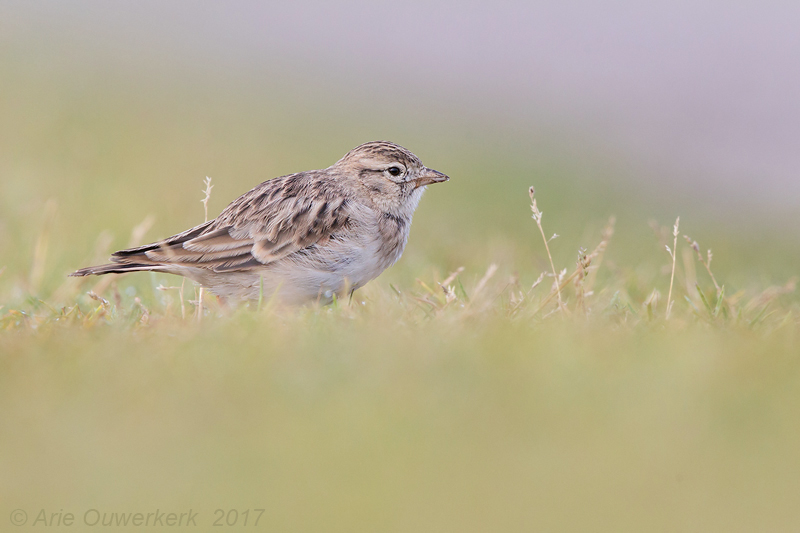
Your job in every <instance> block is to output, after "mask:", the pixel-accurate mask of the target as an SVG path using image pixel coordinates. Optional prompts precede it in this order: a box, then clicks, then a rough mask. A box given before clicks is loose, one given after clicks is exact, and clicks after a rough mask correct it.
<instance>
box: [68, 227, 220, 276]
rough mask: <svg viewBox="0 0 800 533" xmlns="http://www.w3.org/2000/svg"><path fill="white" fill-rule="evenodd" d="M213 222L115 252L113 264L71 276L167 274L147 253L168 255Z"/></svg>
mask: <svg viewBox="0 0 800 533" xmlns="http://www.w3.org/2000/svg"><path fill="white" fill-rule="evenodd" d="M213 222H214V221H213V220H209V221H208V222H205V223H203V224H200V225H199V226H195V227H193V228H191V229H188V230H186V231H184V232H183V233H178V234H177V235H173V236H172V237H169V238H167V239H165V240H163V241H159V242H154V243H151V244H145V245H144V246H137V247H136V248H128V249H127V250H120V251H118V252H114V253H113V254H112V255H111V260H112V261H114V262H113V263H109V264H107V265H98V266H90V267H86V268H81V269H80V270H76V271H75V272H73V273H72V274H70V276H73V277H80V276H100V275H103V274H124V273H126V272H142V271H151V272H167V270H166V268H167V266H166V265H164V264H163V263H159V262H157V261H153V260H151V259H150V258H149V257H147V252H152V251H166V252H167V253H168V252H169V251H170V250H171V249H174V248H176V247H177V248H180V247H181V246H182V245H183V243H184V242H185V241H187V240H189V239H193V238H194V237H197V236H198V235H200V234H201V233H203V231H205V230H206V229H208V227H209V226H211V224H212V223H213Z"/></svg>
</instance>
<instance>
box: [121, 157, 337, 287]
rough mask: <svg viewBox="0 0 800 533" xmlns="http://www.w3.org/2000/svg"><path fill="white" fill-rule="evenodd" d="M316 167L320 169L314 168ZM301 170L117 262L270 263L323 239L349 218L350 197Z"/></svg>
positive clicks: (242, 266)
mask: <svg viewBox="0 0 800 533" xmlns="http://www.w3.org/2000/svg"><path fill="white" fill-rule="evenodd" d="M317 172H318V171H317ZM317 172H301V173H299V174H292V175H289V176H283V177H280V178H275V179H272V180H269V181H265V182H264V183H262V184H261V185H259V186H258V187H256V188H254V189H253V190H251V191H249V192H247V193H245V194H243V195H242V196H240V197H239V198H237V199H236V200H235V201H234V202H233V203H231V204H230V205H229V206H228V207H227V208H225V210H224V211H223V212H222V213H221V214H220V215H219V216H218V217H217V218H216V219H214V220H212V221H209V222H207V223H205V224H202V225H200V226H197V227H195V228H192V229H190V230H187V231H185V232H183V233H180V234H178V235H175V236H173V237H170V238H169V239H166V240H164V241H162V242H160V243H154V244H151V245H147V246H141V247H139V248H132V249H130V250H122V251H120V252H117V253H115V254H114V255H113V256H112V260H113V261H115V262H125V263H127V262H137V263H140V262H142V259H143V258H146V260H147V261H150V262H152V263H159V264H171V265H180V266H194V267H200V268H207V269H211V270H214V271H217V272H225V271H232V270H247V269H250V268H255V267H259V266H262V265H266V264H269V263H271V262H273V261H276V260H278V259H281V258H283V257H286V256H287V255H290V254H292V253H295V252H297V251H299V250H302V249H304V248H307V247H309V246H311V245H313V244H316V243H324V242H326V241H327V240H328V239H330V237H331V236H332V235H333V234H334V233H335V232H336V231H338V230H341V229H343V228H344V227H346V226H347V224H348V222H349V219H350V212H351V209H350V206H349V204H348V201H347V200H346V199H345V198H344V196H343V195H341V194H339V191H338V190H336V188H335V187H333V185H332V182H331V181H330V179H327V180H326V179H325V178H324V177H322V179H320V178H321V176H319V175H318V173H317Z"/></svg>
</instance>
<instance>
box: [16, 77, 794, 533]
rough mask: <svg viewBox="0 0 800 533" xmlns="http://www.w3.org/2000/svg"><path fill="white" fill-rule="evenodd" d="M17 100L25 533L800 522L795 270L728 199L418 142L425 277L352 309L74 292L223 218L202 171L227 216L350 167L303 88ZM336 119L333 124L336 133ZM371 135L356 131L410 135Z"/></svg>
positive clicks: (547, 160)
mask: <svg viewBox="0 0 800 533" xmlns="http://www.w3.org/2000/svg"><path fill="white" fill-rule="evenodd" d="M6 68H10V67H6ZM4 79H8V78H7V77H6V78H4ZM15 79H23V80H27V83H28V85H29V86H33V87H34V88H35V89H36V91H29V90H27V89H25V88H24V86H23V88H19V87H17V88H14V87H13V86H10V85H8V84H7V85H6V86H5V87H3V89H4V90H7V91H10V92H7V93H6V94H10V95H11V96H10V97H9V98H8V100H6V101H5V103H3V102H0V104H2V105H4V106H5V107H3V109H2V111H3V112H4V113H5V114H6V116H8V117H11V118H10V120H9V121H5V122H4V123H3V126H2V128H3V130H2V133H3V135H2V137H0V142H2V145H0V154H2V155H0V172H2V174H3V177H4V179H0V192H2V194H1V195H0V202H1V203H2V211H0V213H1V214H0V249H2V254H0V406H2V409H1V411H2V413H3V416H2V417H0V457H1V458H2V459H0V501H2V502H3V504H4V505H3V509H0V510H1V511H2V512H3V513H4V514H3V515H0V517H1V518H0V519H2V520H5V519H6V517H8V516H9V515H10V513H11V512H12V511H13V510H14V509H23V510H24V511H26V512H27V514H28V516H29V520H30V521H31V522H32V521H33V520H34V518H35V516H36V515H37V513H38V512H39V511H40V510H41V509H46V510H47V511H48V512H53V513H58V512H59V511H60V510H63V511H64V512H72V513H74V514H75V515H76V522H78V523H80V521H81V520H82V519H83V515H84V513H85V512H86V511H87V510H89V509H97V510H99V511H101V512H107V513H113V512H116V513H131V512H143V513H147V512H152V511H153V510H155V509H156V508H160V509H161V510H168V511H174V512H178V513H180V512H185V511H186V510H188V509H189V508H192V509H194V510H195V511H197V512H199V518H198V527H197V528H195V529H198V530H215V529H216V528H215V527H214V526H213V525H212V524H213V522H214V520H215V518H216V515H215V511H216V509H222V510H224V511H225V512H226V513H227V512H228V511H229V510H231V509H235V510H237V511H239V516H242V513H243V512H244V511H246V510H248V509H250V510H255V509H265V511H264V514H263V516H262V517H261V521H260V523H259V528H261V529H263V530H284V531H320V530H324V531H354V530H357V531H487V530H497V531H530V530H535V531H536V530H558V531H574V530H592V531H643V530H644V531H654V530H655V531H675V530H687V529H688V530H703V531H753V530H769V531H780V530H793V529H796V527H797V526H798V524H800V513H799V512H798V511H797V508H796V507H797V506H796V503H795V502H794V498H793V497H792V495H794V494H796V493H797V491H798V489H800V482H799V481H798V479H800V476H798V474H800V454H798V452H797V450H798V449H800V446H799V445H800V431H798V429H797V427H798V426H797V424H796V423H795V419H796V413H797V409H798V408H799V407H800V348H798V346H799V344H798V341H800V337H799V334H800V300H798V296H797V293H796V292H795V291H794V281H793V277H794V276H795V275H796V274H797V269H796V265H797V264H798V263H797V260H798V258H799V257H800V246H798V243H797V242H796V240H794V239H793V237H792V235H791V233H790V232H785V231H784V232H780V231H775V230H774V229H773V228H772V226H771V224H770V223H769V221H768V220H767V218H766V215H763V217H759V216H756V215H748V216H747V217H746V218H747V224H746V226H737V225H736V223H735V222H731V223H729V222H727V221H728V220H733V218H736V217H732V218H731V219H724V220H725V222H724V223H723V222H722V221H719V220H718V221H716V222H715V219H716V218H717V215H716V214H714V215H708V213H707V210H706V207H705V205H704V204H703V203H702V201H701V202H699V203H694V201H692V200H689V199H685V200H684V199H680V198H672V199H669V201H664V200H663V199H662V198H659V201H656V200H655V199H654V196H648V193H647V191H644V190H639V191H637V192H636V194H633V193H631V192H630V188H629V187H627V186H625V185H624V184H622V185H620V184H619V183H617V184H616V185H615V183H616V182H614V181H612V180H604V179H601V176H598V175H592V176H589V177H588V178H586V179H581V177H580V176H581V175H582V171H581V170H580V169H579V168H577V167H575V166H572V163H570V161H569V160H568V159H559V158H552V157H551V156H548V155H547V153H548V151H547V150H541V151H538V152H535V153H533V154H531V153H530V152H529V151H528V149H527V147H523V148H524V149H523V148H520V147H515V146H510V147H505V148H504V147H499V148H497V149H496V150H495V149H494V148H493V149H492V150H489V151H487V150H484V149H482V146H484V145H485V140H484V139H478V140H475V141H470V140H469V139H466V138H464V137H458V136H459V131H461V128H460V127H453V128H452V129H449V130H448V129H447V127H446V126H441V127H440V128H441V129H440V130H437V131H435V132H434V133H425V132H420V131H416V130H414V129H413V127H412V126H411V125H410V124H411V123H412V122H413V120H409V121H408V122H400V123H399V125H396V126H394V127H395V129H394V130H392V132H390V133H392V135H391V136H392V137H393V138H395V139H396V140H398V141H399V142H401V143H404V144H407V145H408V146H409V148H411V149H412V150H414V151H417V152H421V153H420V154H419V155H420V156H421V157H422V159H423V161H425V162H426V164H429V165H431V166H432V167H434V168H438V169H439V170H442V171H445V172H447V173H448V174H450V175H451V176H452V177H453V180H452V181H451V182H450V183H448V184H445V185H442V186H438V187H432V188H431V190H430V191H429V192H428V193H426V197H425V198H424V200H423V201H422V204H421V206H420V209H419V211H418V214H417V216H416V218H415V221H414V224H413V228H412V236H411V240H410V242H409V245H408V248H407V250H406V253H405V254H404V257H403V258H402V259H401V261H400V262H399V263H398V265H396V266H395V267H393V268H392V269H390V270H389V271H387V272H386V273H385V274H383V275H382V276H381V277H380V278H378V280H376V281H374V282H372V283H370V284H368V285H367V286H366V287H364V288H362V289H360V290H359V291H357V292H356V293H355V294H354V296H353V298H352V299H350V300H349V301H342V300H340V301H337V302H336V303H334V304H333V305H331V306H327V307H319V306H314V305H310V306H308V307H304V308H299V309H283V308H279V307H277V306H276V305H275V302H274V301H270V299H269V298H268V297H266V296H264V297H263V298H261V299H260V301H259V302H258V303H257V304H254V305H253V306H252V308H247V307H242V308H238V309H233V310H226V309H222V308H220V307H219V305H218V304H217V302H216V301H215V299H214V298H211V297H209V296H208V295H207V294H206V296H205V298H201V297H200V294H199V291H198V290H197V289H196V288H195V287H194V286H193V285H192V284H191V283H189V282H187V283H185V284H181V283H180V281H181V280H177V278H173V277H169V276H166V275H158V274H140V275H131V276H125V277H104V278H88V279H75V278H66V277H65V276H66V274H67V273H68V272H70V271H71V270H74V269H75V268H78V267H80V266H84V265H86V264H89V263H93V262H100V261H103V260H104V259H105V258H106V257H107V255H108V253H109V252H111V251H113V250H114V249H118V248H122V247H125V246H128V245H132V244H135V243H137V242H144V241H148V240H154V239H157V238H159V237H162V236H165V235H168V234H171V233H174V232H176V231H178V230H180V229H183V228H184V227H188V226H190V225H192V224H195V223H199V222H200V217H201V216H202V214H201V212H200V211H199V209H198V206H197V202H198V200H200V199H201V196H200V195H199V194H198V193H197V189H198V187H199V185H200V183H201V178H202V176H205V175H207V174H208V175H211V176H213V178H214V187H215V188H214V194H213V195H212V196H211V197H210V198H209V194H210V182H206V184H205V185H206V187H207V188H206V191H205V194H206V198H205V201H204V208H205V209H207V210H208V211H207V213H211V214H213V213H214V212H218V211H219V210H221V209H222V207H223V206H224V205H225V203H226V202H227V201H229V200H231V199H233V198H234V197H235V196H236V195H237V194H240V193H241V192H243V191H245V190H247V189H248V188H249V187H252V186H253V185H254V184H255V183H257V182H258V181H261V180H262V179H266V178H269V177H272V176H276V175H279V174H282V173H287V172H291V171H294V170H299V169H305V168H316V167H319V166H324V165H327V164H330V162H331V161H330V159H331V157H333V156H332V155H331V154H333V153H334V148H336V149H338V148H340V147H339V146H338V145H336V146H333V145H332V144H330V143H331V142H332V141H331V140H330V139H331V137H332V133H331V132H330V131H327V130H326V127H327V126H324V127H321V130H322V131H319V132H316V133H308V132H309V131H311V130H310V129H309V128H308V127H307V126H308V124H306V123H304V122H303V120H304V119H303V117H302V115H299V114H293V113H299V112H297V111H291V110H293V109H298V108H302V106H300V105H298V106H297V107H295V103H296V102H294V101H293V100H292V97H291V96H287V95H278V96H275V95H273V98H274V99H276V100H274V101H276V102H278V103H277V104H271V103H269V102H271V100H269V99H264V98H263V97H262V96H263V95H260V94H259V98H256V97H255V96H253V97H249V99H248V97H247V88H244V89H243V88H236V91H235V94H242V92H243V91H244V93H245V99H246V102H247V106H244V105H243V104H242V107H239V104H231V103H230V101H231V99H229V98H226V97H224V95H225V94H227V93H225V92H224V91H222V95H223V96H222V97H220V96H214V95H213V94H209V93H205V92H202V91H200V90H199V89H196V91H200V92H190V93H188V96H187V95H186V94H184V93H183V92H179V91H176V93H174V94H173V93H171V92H170V89H169V87H166V88H163V87H162V88H161V90H160V91H156V90H154V89H152V88H150V89H149V90H150V91H152V92H151V93H150V94H149V95H148V94H147V90H148V89H147V88H146V87H145V88H143V89H142V93H141V94H144V95H145V96H142V97H141V99H138V100H137V99H136V98H133V97H132V96H131V93H129V92H126V90H124V89H121V88H119V87H115V86H112V87H111V88H110V89H109V88H106V89H105V90H104V91H103V94H98V95H94V98H90V96H91V95H88V96H87V95H85V94H83V93H81V91H78V90H77V89H75V88H74V87H71V86H70V85H69V84H68V83H67V84H62V85H56V84H50V83H43V82H42V80H40V79H39V78H37V77H36V75H34V74H30V73H27V74H26V73H25V72H22V74H21V73H20V72H19V71H15ZM37 80H38V81H37ZM0 83H3V82H2V81H0ZM184 89H185V88H184ZM84 90H89V91H91V89H84ZM127 90H129V91H130V90H131V89H127ZM215 90H217V89H215ZM48 91H51V92H48ZM29 92H30V93H31V94H33V95H37V99H33V98H32V97H30V96H28V93H29ZM210 92H213V91H210ZM254 92H256V91H254ZM42 93H44V94H45V95H50V96H52V98H40V97H41V94H42ZM136 94H140V93H136ZM56 96H57V97H58V98H55V97H56ZM79 96H80V97H79ZM34 100H36V101H34ZM287 102H288V104H287ZM279 104H280V105H279ZM342 105H344V106H346V105H347V104H346V103H344V104H342ZM281 106H283V107H281ZM287 107H288V109H289V110H290V111H285V110H284V111H281V110H279V108H280V109H286V108H287ZM317 111H318V112H319V113H322V114H321V117H322V118H319V116H318V117H316V118H315V119H314V120H315V121H318V122H319V123H323V124H325V123H326V121H325V117H330V116H334V117H335V118H336V117H338V115H336V113H339V111H331V112H330V113H332V114H333V115H330V114H328V115H326V114H325V113H324V110H321V111H320V110H317ZM376 113H378V114H379V113H380V112H379V111H376ZM378 118H380V116H378ZM412 118H413V117H412ZM309 120H311V119H309ZM333 122H336V121H332V123H333ZM444 122H445V123H446V121H444ZM36 124H38V126H36ZM264 124H280V125H281V129H282V130H284V131H283V133H284V135H279V134H278V133H276V132H275V131H274V130H273V128H272V126H270V127H266V126H264ZM369 124H371V121H367V125H364V124H362V123H358V122H357V121H356V122H354V123H352V124H348V125H346V128H345V129H344V130H343V131H344V132H345V133H347V134H349V135H350V136H352V137H353V138H354V139H356V138H357V141H354V142H353V143H351V144H356V143H357V142H360V141H361V140H366V138H372V137H383V136H384V135H383V134H382V133H383V132H382V133H381V134H377V133H375V132H373V131H372V130H371V127H372V126H370V125H369ZM331 127H332V126H331ZM337 127H339V128H342V126H341V122H337ZM12 130H13V131H14V132H16V133H15V134H12V133H11V131H12ZM219 132H224V134H221V133H219ZM302 135H310V136H311V138H310V140H308V139H307V140H306V141H304V142H305V143H306V144H304V142H300V141H299V140H298V139H299V138H301V137H302ZM315 135H316V137H314V136H315ZM342 135H344V134H343V133H341V132H340V134H339V138H341V136H342ZM284 136H285V137H286V138H288V139H294V140H293V141H292V142H291V143H290V142H289V141H285V140H283V138H284ZM387 136H389V135H387ZM442 139H456V141H445V140H442ZM281 143H285V144H281ZM326 143H328V144H326ZM449 143H452V144H449ZM290 146H291V148H290ZM305 147H309V148H308V149H306V148H305ZM418 147H419V148H418ZM328 148H330V150H328ZM346 148H349V146H348V147H345V149H346ZM339 151H341V150H339ZM329 152H330V153H329ZM339 155H341V154H339ZM437 158H438V160H437ZM531 183H534V184H535V185H536V186H537V196H536V199H537V200H538V204H537V205H536V206H535V209H533V212H534V220H531V218H530V213H531V211H530V209H531V208H532V207H533V206H532V205H531V204H532V203H533V197H532V196H531V197H530V198H528V197H527V196H526V195H525V190H526V188H527V187H528V186H529V185H530V184H531ZM597 183H601V184H602V187H601V188H598V185H597ZM181 191H189V192H188V193H186V195H185V196H183V195H181V194H180V192H181ZM679 196H680V195H679ZM665 202H666V203H669V204H670V206H671V207H673V208H674V210H675V211H680V213H681V215H682V218H681V224H682V229H683V231H686V232H687V233H689V234H691V235H692V236H693V237H698V238H699V242H701V243H702V245H703V246H702V247H701V245H700V244H698V241H697V240H695V239H694V238H693V237H685V239H680V238H679V237H680V235H681V233H680V232H679V231H678V230H679V228H678V223H677V221H676V223H675V225H674V226H673V227H672V228H670V227H664V226H662V225H661V224H658V223H654V224H652V229H650V228H648V227H647V223H646V220H647V219H648V218H649V217H658V218H661V219H663V220H672V217H674V216H675V214H677V213H672V212H670V213H663V212H662V211H661V210H662V209H663V205H661V204H663V203H665ZM539 206H541V207H542V210H544V211H546V212H547V214H548V216H547V218H546V219H545V222H546V230H547V231H545V228H544V227H543V226H544V224H543V220H542V216H541V212H542V211H540V210H539ZM537 212H538V217H537ZM151 214H155V215H156V217H157V218H153V217H152V216H150V215H151ZM611 215H616V218H610V217H611ZM206 216H208V214H206ZM737 217H738V215H737ZM738 218H739V219H740V218H741V217H738ZM787 227H791V226H787ZM720 228H722V229H720ZM553 231H556V232H558V233H559V235H560V236H559V237H558V238H557V239H555V240H552V238H551V239H548V238H547V237H546V236H547V235H548V234H550V233H551V232H553ZM665 247H666V248H667V250H668V252H669V255H668V256H665V255H664V249H665ZM706 247H713V248H714V250H715V256H713V257H714V263H713V264H712V262H711V259H712V255H711V252H710V251H709V252H707V253H705V254H704V253H703V252H702V250H704V249H707V248H706ZM667 259H668V261H667ZM662 294H667V298H666V300H664V299H663V298H662V297H661V295H662ZM201 301H202V304H201V303H200V302H201ZM226 516H227V515H226ZM231 516H233V515H231ZM251 516H252V515H251ZM31 522H29V524H28V526H26V527H30V524H31ZM4 523H5V522H4ZM21 529H24V528H21ZM119 529H120V530H125V529H126V528H119ZM129 529H131V530H135V528H129Z"/></svg>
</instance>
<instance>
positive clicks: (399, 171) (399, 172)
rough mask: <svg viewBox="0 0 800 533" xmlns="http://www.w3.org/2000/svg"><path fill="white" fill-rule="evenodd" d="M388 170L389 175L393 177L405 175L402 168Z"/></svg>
mask: <svg viewBox="0 0 800 533" xmlns="http://www.w3.org/2000/svg"><path fill="white" fill-rule="evenodd" d="M386 170H388V171H389V174H391V175H392V176H399V175H400V174H402V173H403V171H402V170H400V167H389V168H387V169H386Z"/></svg>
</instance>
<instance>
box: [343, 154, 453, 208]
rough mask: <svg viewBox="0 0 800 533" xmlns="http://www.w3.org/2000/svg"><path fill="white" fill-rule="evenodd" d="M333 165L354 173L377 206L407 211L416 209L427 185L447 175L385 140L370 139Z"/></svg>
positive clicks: (350, 173)
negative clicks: (370, 140)
mask: <svg viewBox="0 0 800 533" xmlns="http://www.w3.org/2000/svg"><path fill="white" fill-rule="evenodd" d="M334 168H337V170H341V171H343V172H346V173H347V174H348V175H351V176H354V177H355V178H356V179H357V181H358V184H359V185H360V186H361V187H362V190H363V191H364V192H365V194H366V195H367V196H368V197H369V198H370V199H371V200H372V202H373V203H374V204H375V206H376V207H378V208H379V209H381V210H382V211H384V212H387V213H395V214H401V215H403V214H407V215H408V216H410V215H411V214H412V213H413V212H414V209H416V207H417V204H418V203H419V199H420V198H421V197H422V193H423V191H424V190H425V187H426V186H427V185H430V184H432V183H441V182H444V181H447V180H449V179H450V178H449V177H447V176H446V175H444V174H442V173H441V172H438V171H436V170H433V169H430V168H428V167H426V166H425V165H423V164H422V161H420V160H419V158H418V157H417V156H415V155H414V154H412V153H411V152H409V151H408V150H406V149H405V148H403V147H402V146H400V145H397V144H394V143H391V142H388V141H372V142H368V143H365V144H362V145H361V146H357V147H355V148H353V149H352V150H350V151H349V152H348V153H347V154H346V155H345V156H344V157H343V158H341V159H340V160H339V161H338V162H337V163H336V164H335V165H334Z"/></svg>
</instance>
